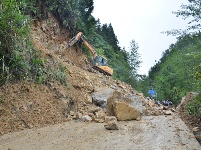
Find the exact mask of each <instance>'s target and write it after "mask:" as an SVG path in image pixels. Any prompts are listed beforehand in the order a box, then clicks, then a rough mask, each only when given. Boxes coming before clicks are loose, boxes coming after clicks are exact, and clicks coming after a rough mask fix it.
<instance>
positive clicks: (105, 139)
mask: <svg viewBox="0 0 201 150" xmlns="http://www.w3.org/2000/svg"><path fill="white" fill-rule="evenodd" d="M68 37H69V34H68V32H67V31H66V30H64V29H61V28H60V26H59V25H58V23H57V21H56V19H55V18H54V17H52V16H50V18H49V19H48V20H46V21H43V22H36V24H35V26H33V27H32V38H33V43H34V45H35V47H36V48H37V49H38V50H39V51H40V52H41V56H42V57H44V58H45V59H46V60H47V62H49V64H51V66H52V67H54V64H56V63H60V64H62V65H64V66H66V67H67V71H66V74H67V83H68V86H64V85H61V84H60V83H59V82H57V81H49V82H47V83H45V84H36V83H34V82H33V81H20V82H17V83H12V84H9V83H7V84H6V85H4V86H2V87H0V149H10V150H25V149H30V150H31V149H41V150H46V149H48V150H50V149H52V150H63V149H69V150H70V149H78V150H79V149H83V150H85V149H86V150H90V149H100V150H101V149H111V150H113V149H114V150H118V149H119V150H124V149H125V150H127V149H145V150H150V149H154V150H156V149H160V150H161V149H164V150H165V149H178V150H179V149H182V150H183V149H189V150H192V149H196V150H197V149H201V148H200V146H199V144H198V142H197V141H196V139H195V137H194V135H193V134H192V132H191V131H190V130H189V129H188V127H187V126H186V125H185V124H184V122H183V121H182V120H181V119H180V118H179V117H178V116H177V115H176V114H174V115H172V116H143V117H142V120H141V121H127V122H125V121H122V122H118V126H119V130H116V131H110V130H106V129H105V128H104V123H95V122H81V121H80V119H79V118H80V115H81V116H83V115H90V116H91V117H94V114H93V113H91V112H94V111H95V110H96V111H97V110H98V111H101V112H102V114H104V110H101V108H99V107H98V106H95V105H94V104H92V103H91V104H88V103H86V99H87V98H88V97H89V96H91V93H92V92H94V89H95V88H96V87H104V88H107V87H110V88H114V89H116V90H119V91H121V92H122V93H132V94H136V96H137V95H140V93H138V92H137V91H135V90H134V89H132V88H131V86H130V85H127V84H125V83H123V82H120V81H116V80H113V79H112V77H108V76H104V75H102V74H100V73H98V72H97V71H95V70H93V69H92V68H91V66H90V63H89V61H88V59H87V56H86V55H85V54H84V53H83V52H82V51H81V50H80V49H79V48H76V46H75V47H72V48H71V49H70V50H68V51H67V50H66V46H67V41H68V40H69V38H68ZM103 117H104V116H103Z"/></svg>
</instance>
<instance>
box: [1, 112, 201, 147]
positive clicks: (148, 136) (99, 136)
mask: <svg viewBox="0 0 201 150" xmlns="http://www.w3.org/2000/svg"><path fill="white" fill-rule="evenodd" d="M118 126H119V130H115V131H113V130H106V129H105V128H104V123H93V122H90V123H86V122H80V121H71V122H66V123H62V124H57V125H53V126H48V127H44V128H40V129H30V130H24V131H22V132H16V133H13V134H6V135H3V136H1V137H0V149H10V150H27V149H29V150H36V149H38V150H39V149H41V150H66V149H68V150H80V149H82V150H94V149H99V150H106V149H107V150H142V149H143V150H169V149H177V150H199V149H201V147H200V145H199V143H198V142H197V140H196V139H195V137H194V135H193V134H192V133H191V132H190V130H189V129H188V128H187V126H186V125H185V124H184V122H183V121H182V120H181V119H180V118H179V117H178V116H177V115H173V116H143V118H142V120H141V121H122V122H118Z"/></svg>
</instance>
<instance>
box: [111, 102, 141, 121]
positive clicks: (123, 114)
mask: <svg viewBox="0 0 201 150" xmlns="http://www.w3.org/2000/svg"><path fill="white" fill-rule="evenodd" d="M114 113H115V116H116V117H117V120H119V121H125V120H136V119H137V118H139V117H140V116H141V112H140V111H138V110H137V109H135V108H134V107H133V106H131V105H129V104H127V103H125V102H116V103H115V107H114Z"/></svg>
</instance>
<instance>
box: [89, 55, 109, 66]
mask: <svg viewBox="0 0 201 150" xmlns="http://www.w3.org/2000/svg"><path fill="white" fill-rule="evenodd" d="M107 63H108V61H107V59H106V58H104V57H102V56H96V57H95V58H94V60H93V62H92V64H93V65H96V66H107V65H108V64H107Z"/></svg>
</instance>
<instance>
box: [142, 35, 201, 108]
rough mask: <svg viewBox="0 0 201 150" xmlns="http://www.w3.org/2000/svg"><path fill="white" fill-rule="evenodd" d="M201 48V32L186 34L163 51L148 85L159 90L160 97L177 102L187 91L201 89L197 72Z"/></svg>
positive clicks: (149, 77)
mask: <svg viewBox="0 0 201 150" xmlns="http://www.w3.org/2000/svg"><path fill="white" fill-rule="evenodd" d="M200 48H201V34H198V35H194V36H190V35H186V36H184V37H182V38H179V39H178V41H177V42H176V43H175V44H172V45H171V46H170V47H169V49H167V50H166V51H165V52H164V53H163V56H162V58H161V59H160V61H159V62H158V63H157V64H156V65H155V66H153V67H152V68H151V70H150V71H149V76H148V77H147V80H146V82H147V85H148V87H150V88H151V87H153V88H154V89H155V90H156V91H157V94H158V99H161V100H163V99H169V100H172V101H174V103H176V104H177V103H179V102H180V100H181V98H182V97H183V96H184V95H185V94H186V92H189V91H195V92H198V91H199V88H198V84H197V80H196V79H195V73H196V71H197V69H198V68H197V67H199V65H200V59H201V53H200ZM147 90H148V89H147Z"/></svg>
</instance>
